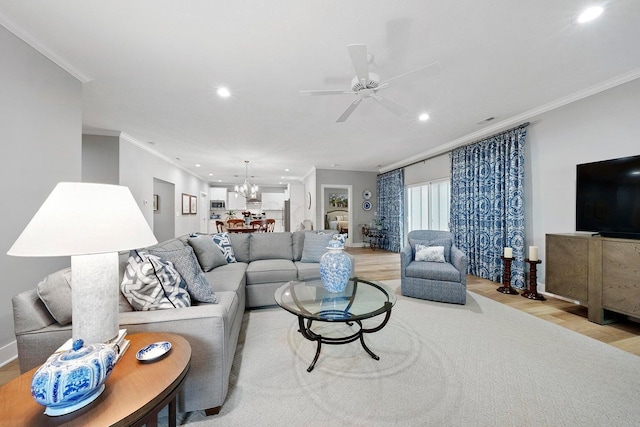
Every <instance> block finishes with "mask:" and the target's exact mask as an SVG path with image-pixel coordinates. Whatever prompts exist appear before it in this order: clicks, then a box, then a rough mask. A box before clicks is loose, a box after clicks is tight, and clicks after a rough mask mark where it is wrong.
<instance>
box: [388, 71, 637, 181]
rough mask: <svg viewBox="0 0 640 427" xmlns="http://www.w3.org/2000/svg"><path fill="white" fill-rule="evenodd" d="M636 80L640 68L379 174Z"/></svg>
mask: <svg viewBox="0 0 640 427" xmlns="http://www.w3.org/2000/svg"><path fill="white" fill-rule="evenodd" d="M637 78H640V68H636V69H633V70H631V71H629V72H627V73H624V74H621V75H619V76H616V77H614V78H612V79H609V80H605V81H603V82H601V83H598V84H597V85H594V86H591V87H588V88H586V89H583V90H580V91H578V92H574V93H572V94H570V95H567V96H565V97H562V98H558V99H557V100H555V101H552V102H549V103H547V104H544V105H541V106H539V107H536V108H533V109H531V110H529V111H526V112H524V113H522V114H518V115H516V116H513V117H511V118H509V119H506V120H503V121H500V122H497V123H495V124H493V125H491V126H488V127H486V128H483V129H482V130H479V131H477V132H473V133H470V134H468V135H465V136H462V137H460V138H457V139H454V140H452V141H449V142H447V143H444V144H441V145H439V146H437V147H435V148H433V149H431V150H427V151H423V152H422V153H420V154H417V155H415V156H412V157H409V158H407V159H404V160H401V161H399V162H396V163H393V164H390V165H387V166H385V167H383V168H380V173H384V172H388V171H390V170H394V169H398V168H402V167H405V166H407V165H410V164H411V163H415V162H419V161H422V160H427V159H429V158H432V157H435V156H439V155H441V154H444V153H447V152H449V151H451V150H453V149H455V148H458V147H461V146H463V145H465V144H469V143H471V142H475V141H477V140H479V139H481V138H484V137H487V136H491V135H494V134H496V133H499V132H500V131H503V130H505V129H508V128H510V127H513V126H517V125H519V124H521V123H523V122H526V121H530V120H531V119H533V118H534V117H537V116H539V115H541V114H543V113H546V112H549V111H553V110H555V109H558V108H560V107H563V106H565V105H568V104H571V103H573V102H576V101H579V100H581V99H584V98H588V97H590V96H593V95H596V94H598V93H600V92H604V91H605V90H609V89H612V88H614V87H616V86H620V85H622V84H625V83H628V82H630V81H633V80H635V79H637Z"/></svg>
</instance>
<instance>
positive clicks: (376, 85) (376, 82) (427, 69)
mask: <svg viewBox="0 0 640 427" xmlns="http://www.w3.org/2000/svg"><path fill="white" fill-rule="evenodd" d="M347 49H348V50H349V55H350V56H351V62H353V68H354V69H355V72H356V77H354V78H353V80H352V81H351V90H301V91H300V94H301V95H312V96H315V95H354V96H355V97H356V99H355V100H354V101H353V102H352V103H351V105H349V107H348V108H347V109H346V110H345V112H344V113H342V115H341V116H340V117H338V120H336V122H338V123H341V122H344V121H345V120H347V119H348V118H349V116H350V115H351V113H353V111H354V110H355V109H356V108H357V107H358V105H360V103H361V102H362V100H363V99H365V98H371V99H373V100H374V101H376V102H377V103H378V104H380V105H381V106H383V107H384V108H386V109H387V110H389V111H391V112H392V113H393V114H395V115H397V116H401V115H403V114H405V113H406V112H407V109H406V108H405V107H404V106H402V105H400V104H398V103H397V102H395V101H392V100H391V99H389V98H386V97H383V96H381V95H379V94H378V92H379V91H381V90H383V89H386V88H388V87H389V83H390V82H392V81H398V80H401V79H403V80H407V79H410V78H411V79H414V78H418V77H427V76H429V77H430V76H435V75H437V74H439V73H440V64H439V63H438V62H434V63H433V64H430V65H426V66H424V67H420V68H417V69H415V70H412V71H409V72H406V73H403V74H400V75H398V76H395V77H391V78H390V79H387V80H384V81H380V76H378V75H377V74H375V73H371V72H369V61H368V56H367V46H365V45H363V44H350V45H348V46H347Z"/></svg>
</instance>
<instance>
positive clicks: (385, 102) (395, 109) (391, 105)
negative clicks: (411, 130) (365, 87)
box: [372, 95, 407, 116]
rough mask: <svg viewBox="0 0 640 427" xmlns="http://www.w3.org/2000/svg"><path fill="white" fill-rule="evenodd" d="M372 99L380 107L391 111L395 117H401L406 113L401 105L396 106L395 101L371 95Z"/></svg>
mask: <svg viewBox="0 0 640 427" xmlns="http://www.w3.org/2000/svg"><path fill="white" fill-rule="evenodd" d="M372 98H373V99H374V100H375V101H376V102H377V103H378V104H380V105H382V106H383V107H384V108H386V109H387V110H389V111H391V112H392V113H393V114H395V115H396V116H401V115H403V114H404V113H406V112H407V109H406V108H405V107H403V106H402V105H400V104H398V103H397V102H395V101H392V100H390V99H389V98H384V97H382V96H380V95H373V96H372Z"/></svg>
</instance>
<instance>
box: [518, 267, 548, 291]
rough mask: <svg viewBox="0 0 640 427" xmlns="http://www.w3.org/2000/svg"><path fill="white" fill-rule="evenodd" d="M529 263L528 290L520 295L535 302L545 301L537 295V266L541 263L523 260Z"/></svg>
mask: <svg viewBox="0 0 640 427" xmlns="http://www.w3.org/2000/svg"><path fill="white" fill-rule="evenodd" d="M524 261H525V262H528V263H529V290H527V291H524V292H523V293H522V294H521V295H522V296H523V297H525V298H529V299H533V300H536V301H546V298H545V297H544V296H542V295H541V294H539V293H538V273H537V271H536V270H537V268H538V264H540V263H541V262H542V261H540V260H539V259H538V260H535V261H531V260H530V259H529V258H527V259H525V260H524Z"/></svg>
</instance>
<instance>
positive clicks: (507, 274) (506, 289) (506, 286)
mask: <svg viewBox="0 0 640 427" xmlns="http://www.w3.org/2000/svg"><path fill="white" fill-rule="evenodd" d="M500 259H502V260H503V261H504V275H503V276H502V284H503V286H500V287H499V288H498V289H496V291H498V292H501V293H503V294H508V295H518V291H516V290H515V289H513V288H512V287H511V263H512V262H513V258H505V257H504V256H501V257H500Z"/></svg>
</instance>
